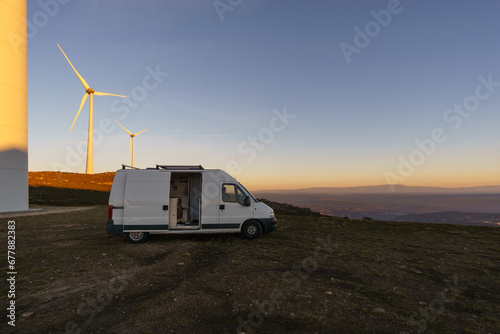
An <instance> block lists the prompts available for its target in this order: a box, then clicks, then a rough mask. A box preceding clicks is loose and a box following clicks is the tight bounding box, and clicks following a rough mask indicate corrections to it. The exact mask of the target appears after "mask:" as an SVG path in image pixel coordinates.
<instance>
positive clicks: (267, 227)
mask: <svg viewBox="0 0 500 334" xmlns="http://www.w3.org/2000/svg"><path fill="white" fill-rule="evenodd" d="M259 220H260V221H261V222H262V224H263V225H264V232H273V231H276V226H277V224H276V218H264V219H259Z"/></svg>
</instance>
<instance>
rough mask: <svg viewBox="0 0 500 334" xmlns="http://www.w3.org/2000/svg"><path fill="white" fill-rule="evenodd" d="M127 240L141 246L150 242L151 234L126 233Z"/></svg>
mask: <svg viewBox="0 0 500 334" xmlns="http://www.w3.org/2000/svg"><path fill="white" fill-rule="evenodd" d="M126 235H127V240H128V241H129V242H131V243H133V244H139V243H141V242H144V241H146V240H148V237H149V233H148V232H128V233H126Z"/></svg>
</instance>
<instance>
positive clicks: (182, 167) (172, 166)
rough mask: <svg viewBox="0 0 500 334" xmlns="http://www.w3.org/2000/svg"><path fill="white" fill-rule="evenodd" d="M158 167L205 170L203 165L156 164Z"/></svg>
mask: <svg viewBox="0 0 500 334" xmlns="http://www.w3.org/2000/svg"><path fill="white" fill-rule="evenodd" d="M156 169H167V170H205V168H203V166H202V165H178V166H175V165H156Z"/></svg>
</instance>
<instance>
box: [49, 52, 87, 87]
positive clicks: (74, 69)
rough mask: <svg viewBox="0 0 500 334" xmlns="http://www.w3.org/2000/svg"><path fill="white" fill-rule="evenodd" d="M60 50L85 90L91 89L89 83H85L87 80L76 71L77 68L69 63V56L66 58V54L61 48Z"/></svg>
mask: <svg viewBox="0 0 500 334" xmlns="http://www.w3.org/2000/svg"><path fill="white" fill-rule="evenodd" d="M57 46H59V44H57ZM59 49H60V50H61V52H62V53H63V55H64V57H65V58H66V60H67V61H68V63H69V64H70V65H71V67H72V68H73V71H75V73H76V75H77V76H78V79H80V81H81V82H82V85H83V87H85V89H89V88H90V86H89V84H88V83H87V81H85V79H84V78H83V77H82V76H81V75H80V73H78V71H77V70H76V68H75V67H74V66H73V64H71V62H70V61H69V58H68V56H66V54H65V53H64V51H63V49H62V48H61V47H60V46H59Z"/></svg>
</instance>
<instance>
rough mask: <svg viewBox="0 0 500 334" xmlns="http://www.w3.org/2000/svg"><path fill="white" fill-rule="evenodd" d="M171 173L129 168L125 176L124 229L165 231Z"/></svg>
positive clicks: (166, 227)
mask: <svg viewBox="0 0 500 334" xmlns="http://www.w3.org/2000/svg"><path fill="white" fill-rule="evenodd" d="M169 197H170V172H164V171H158V170H131V171H129V172H128V175H127V182H126V185H125V198H124V210H123V231H124V232H128V231H142V232H144V231H166V230H168V218H169V214H168V213H169V211H168V205H169Z"/></svg>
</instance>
